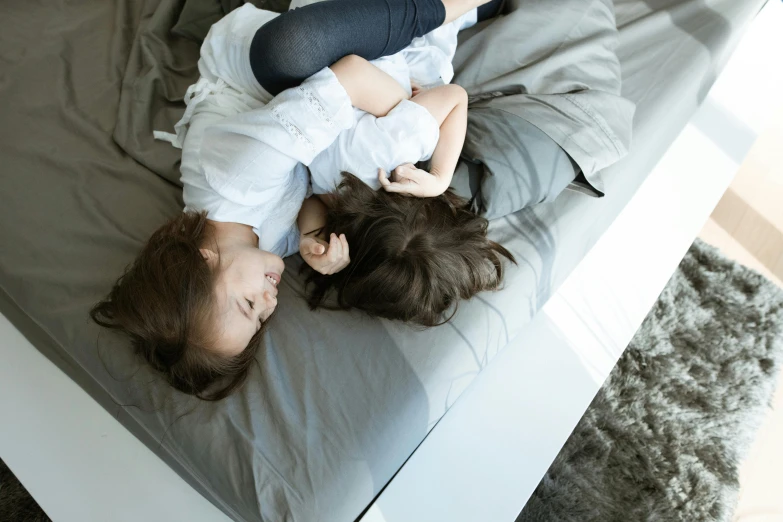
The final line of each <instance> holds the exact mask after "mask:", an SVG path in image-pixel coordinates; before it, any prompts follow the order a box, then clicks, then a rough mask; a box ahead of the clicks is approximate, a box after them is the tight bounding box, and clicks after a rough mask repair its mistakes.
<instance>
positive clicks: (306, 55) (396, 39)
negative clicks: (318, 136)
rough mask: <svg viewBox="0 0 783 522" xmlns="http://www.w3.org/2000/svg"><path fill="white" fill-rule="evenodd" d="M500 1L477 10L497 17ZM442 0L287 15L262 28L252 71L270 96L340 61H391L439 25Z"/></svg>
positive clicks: (320, 7) (401, 0)
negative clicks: (351, 58)
mask: <svg viewBox="0 0 783 522" xmlns="http://www.w3.org/2000/svg"><path fill="white" fill-rule="evenodd" d="M502 3H503V0H492V1H491V2H489V3H486V4H484V5H482V6H481V7H479V8H478V17H479V21H481V20H484V19H487V18H491V17H493V16H495V15H496V14H497V13H498V11H499V10H500V7H501V5H502ZM445 19H446V8H445V7H444V6H443V2H442V1H441V0H329V1H327V2H318V3H315V4H310V5H307V6H305V7H300V8H298V9H294V10H292V11H288V12H285V13H283V14H281V15H280V16H278V17H277V18H275V19H274V20H272V21H271V22H269V23H267V24H264V25H263V26H262V27H261V28H260V29H259V30H258V31H257V32H256V34H255V36H254V37H253V42H252V44H251V46H250V66H251V67H252V69H253V74H254V75H255V77H256V79H257V80H258V82H259V83H260V84H261V85H262V86H263V87H264V89H266V90H267V91H268V92H269V93H270V94H273V95H276V94H279V93H280V92H281V91H283V90H285V89H288V88H289V87H294V86H296V85H299V84H300V83H301V82H303V81H304V80H305V79H307V78H309V77H310V76H312V75H313V74H315V73H317V72H318V71H320V70H321V69H323V68H324V67H328V66H330V65H332V64H333V63H334V62H336V61H337V60H339V59H340V58H342V57H344V56H347V55H349V54H356V55H359V56H361V57H362V58H365V59H367V60H374V59H376V58H380V57H381V56H389V55H391V54H394V53H396V52H399V51H401V50H402V49H404V48H405V47H407V46H408V45H409V44H410V43H411V41H412V40H413V39H414V38H416V37H419V36H423V35H425V34H427V33H429V32H430V31H432V30H434V29H437V28H438V27H440V26H441V25H443V21H444V20H445Z"/></svg>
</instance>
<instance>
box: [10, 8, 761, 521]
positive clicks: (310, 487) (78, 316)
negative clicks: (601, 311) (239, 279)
mask: <svg viewBox="0 0 783 522" xmlns="http://www.w3.org/2000/svg"><path fill="white" fill-rule="evenodd" d="M162 1H168V0H162ZM763 3H764V0H752V1H751V0H748V1H745V2H737V1H735V0H714V1H711V2H705V1H704V0H691V1H687V2H681V1H676V2H675V1H662V0H646V1H639V0H619V1H618V2H616V4H615V5H616V13H617V23H618V27H619V28H620V44H619V47H618V49H617V53H618V56H619V58H620V63H621V65H622V73H623V79H624V83H623V91H622V94H623V95H624V96H625V97H626V98H628V99H630V100H631V101H633V102H635V103H636V104H637V110H636V116H635V120H634V128H633V131H634V141H633V145H632V148H631V153H630V155H629V156H628V157H626V158H625V159H624V160H622V161H621V162H619V163H617V164H616V165H614V166H612V167H610V168H608V169H606V170H604V171H603V173H602V177H603V181H604V184H605V186H606V193H607V195H606V197H604V198H602V199H595V198H589V197H586V196H584V195H582V194H578V193H575V192H566V193H563V194H562V195H561V196H560V197H559V198H557V200H555V201H554V202H552V203H546V204H542V205H538V206H536V207H533V208H528V209H525V210H523V211H521V212H518V213H516V214H514V215H511V216H509V217H506V218H503V219H499V220H496V221H493V223H492V226H491V234H492V236H493V237H494V238H495V239H498V240H500V241H501V242H502V243H503V244H504V245H505V246H507V247H508V248H509V249H510V250H511V251H512V252H513V253H514V254H515V255H516V256H517V259H519V266H518V267H513V268H511V269H509V271H508V277H507V282H506V285H505V289H504V290H502V291H500V292H497V293H492V294H486V295H481V296H479V297H477V298H475V299H474V300H472V301H470V302H468V303H464V304H463V305H462V306H461V308H460V311H459V313H458V315H457V317H456V318H455V320H454V321H453V322H452V323H451V324H449V325H447V326H443V327H440V328H436V329H431V330H426V331H421V330H415V329H411V328H408V327H405V326H402V325H398V324H392V323H388V322H383V321H377V320H371V319H368V318H366V317H364V316H362V315H360V314H354V313H344V312H330V311H321V312H317V313H311V312H309V311H308V310H307V308H306V306H305V304H304V302H303V300H302V299H300V298H298V297H297V294H299V293H301V286H300V284H301V283H300V282H299V281H297V279H296V278H294V277H287V278H286V279H285V284H284V285H283V286H282V288H281V296H280V311H279V313H278V317H277V318H276V321H275V324H274V325H273V326H272V327H271V329H270V331H269V333H268V334H267V338H266V340H265V348H264V350H262V351H261V352H260V354H259V356H258V363H259V364H258V366H257V367H256V368H255V369H254V371H253V373H252V375H251V378H250V381H249V383H248V386H247V387H246V388H245V389H243V390H242V392H241V393H238V394H236V395H235V396H233V397H231V398H229V399H228V400H226V401H225V402H222V403H219V404H199V403H197V402H196V401H195V400H193V399H190V398H187V397H184V396H182V395H180V394H177V393H175V392H173V391H172V390H170V389H168V388H167V387H166V386H165V385H164V384H162V383H161V382H160V381H159V379H158V378H157V377H156V376H155V375H153V374H152V373H151V372H150V371H149V370H147V368H146V367H144V366H143V365H141V364H139V363H138V361H136V360H135V359H134V358H133V357H132V355H131V354H130V353H129V350H128V346H127V342H126V341H125V340H124V339H121V338H117V337H115V336H113V335H112V334H110V333H106V332H99V330H98V329H97V328H96V327H94V326H93V325H91V324H90V323H89V321H88V319H87V310H88V309H89V307H90V306H91V305H92V304H93V303H94V302H95V301H96V300H97V299H98V298H99V297H100V296H102V295H103V294H105V292H106V291H107V289H108V287H109V285H110V283H111V281H112V280H113V279H114V278H115V277H116V276H117V275H118V274H119V273H120V272H121V271H122V268H123V267H124V266H125V265H126V264H127V263H128V262H129V261H130V260H131V259H132V258H133V256H134V254H135V253H136V252H137V251H138V249H139V247H140V245H141V244H142V243H143V242H144V241H145V240H146V238H147V237H148V236H149V234H150V233H151V232H152V230H154V229H155V228H156V227H157V226H158V225H159V224H160V223H161V222H163V221H164V220H165V219H167V218H168V217H170V216H171V215H173V214H174V213H176V212H178V211H179V209H180V208H181V200H180V194H179V192H180V189H179V187H178V186H176V184H175V183H172V182H171V181H170V180H166V179H164V177H161V176H158V175H155V174H153V173H152V172H151V171H150V168H152V169H153V170H155V169H156V168H157V167H156V163H155V162H156V161H159V158H156V157H155V155H154V154H153V155H150V157H149V158H150V159H149V162H148V163H143V162H140V161H137V159H138V158H132V157H131V156H129V155H128V154H127V153H125V152H124V151H123V149H122V148H120V147H118V146H117V142H115V141H114V140H113V138H112V135H113V133H114V132H115V124H116V122H117V119H118V114H117V107H118V106H120V105H121V103H120V102H121V100H120V96H121V92H123V86H125V87H127V86H128V85H129V84H133V82H134V81H135V80H134V78H129V77H126V76H125V71H126V70H127V66H128V63H127V62H128V59H129V57H131V58H133V57H138V56H140V55H143V54H144V49H136V50H135V51H134V48H133V46H134V45H135V44H134V42H137V41H138V40H137V39H135V38H134V37H135V32H136V31H137V30H139V27H141V21H142V20H146V19H148V17H149V16H150V14H151V13H155V12H156V11H155V8H156V7H157V5H158V4H159V3H158V2H150V1H147V2H142V1H141V0H120V1H118V2H113V3H110V2H101V1H98V0H92V1H88V2H83V3H81V4H79V5H74V4H73V3H69V2H65V1H64V0H59V1H58V0H53V1H52V2H48V3H44V4H35V5H33V4H30V3H13V2H7V3H5V4H3V6H2V7H0V63H2V73H0V98H2V99H3V103H2V104H0V157H2V159H3V163H2V171H1V172H2V175H1V176H0V192H1V193H2V195H3V204H2V205H0V288H2V292H1V293H0V309H1V310H2V312H3V313H4V314H5V315H7V316H8V317H9V318H10V319H11V320H12V321H13V322H14V323H15V324H16V325H17V327H18V328H19V329H20V330H22V332H23V333H25V334H26V335H27V336H28V337H29V338H30V339H31V340H32V341H33V343H34V344H35V345H36V346H37V347H38V348H39V349H40V350H41V351H42V352H44V353H45V354H46V355H47V356H49V357H50V358H51V359H52V360H53V361H55V362H56V363H58V364H59V365H60V367H61V368H62V369H63V370H65V371H66V372H67V373H68V374H69V375H70V376H71V377H72V378H73V379H74V380H76V381H77V382H78V383H79V384H80V385H81V386H82V387H84V388H85V389H86V390H87V391H88V392H90V393H91V395H92V396H93V397H94V398H95V399H96V400H97V401H99V402H100V403H101V404H103V405H104V406H105V407H107V408H108V409H109V410H110V411H111V412H112V413H113V414H115V415H116V416H117V417H118V419H119V420H120V421H121V422H122V423H123V424H124V425H125V426H127V427H128V429H130V430H131V431H132V432H134V433H135V434H136V435H137V436H138V437H139V438H141V439H142V440H143V441H144V442H145V443H147V444H148V445H149V446H150V447H151V448H152V449H153V450H154V451H156V452H157V453H158V454H159V455H160V456H161V457H162V458H163V459H164V460H165V461H166V462H167V463H169V465H171V466H172V467H173V468H174V469H176V470H177V471H178V472H179V473H180V474H181V475H182V476H183V477H184V478H185V479H186V480H188V481H189V482H190V483H191V484H193V485H194V486H195V487H196V488H197V489H198V490H199V491H201V492H202V493H203V494H204V495H205V496H207V498H209V499H210V500H211V501H212V502H214V503H215V504H216V505H217V506H218V507H220V508H221V509H223V510H224V511H225V512H226V513H228V514H229V515H230V516H231V517H233V518H235V519H236V520H247V521H259V520H264V521H275V522H276V521H298V522H306V521H314V520H318V521H331V520H335V521H345V520H353V519H354V518H356V517H357V516H358V515H359V514H360V513H361V512H362V510H363V509H364V508H365V507H366V506H367V505H368V504H369V503H370V501H371V500H372V499H373V497H374V496H375V495H376V494H377V493H378V492H379V491H380V489H381V488H382V487H383V486H384V485H385V484H386V483H387V482H388V480H390V478H391V477H392V476H393V474H394V472H395V471H396V470H397V469H398V468H399V467H400V466H401V465H402V464H403V462H404V461H405V459H406V458H407V457H408V456H409V455H410V454H411V452H412V451H413V450H414V449H415V448H416V446H417V445H418V444H419V443H420V441H421V440H422V439H423V438H424V436H425V435H426V434H427V432H428V430H429V429H430V428H431V427H432V426H433V425H434V423H436V422H437V421H438V419H439V418H440V417H441V416H442V415H443V414H444V412H446V410H447V409H448V408H449V406H450V405H451V404H453V402H454V401H455V400H456V399H457V398H458V397H459V395H460V394H461V393H462V391H464V390H465V388H466V387H467V386H468V385H469V384H470V382H471V380H472V379H473V378H474V377H475V375H477V373H478V372H479V371H481V369H482V368H483V367H485V366H486V364H488V362H489V361H490V360H491V359H492V357H493V356H494V355H495V354H496V353H497V352H498V351H499V350H501V349H502V348H503V347H504V346H505V345H506V344H507V343H508V341H509V340H510V339H511V338H513V337H514V336H515V335H516V334H517V333H519V331H520V330H521V329H522V328H523V327H524V325H525V324H526V323H527V321H529V319H530V318H531V317H532V315H533V314H534V313H535V311H536V310H537V309H538V308H539V307H540V306H541V305H542V304H543V303H544V302H545V301H546V299H547V298H548V297H549V296H550V295H551V294H552V292H553V291H554V290H555V289H556V288H557V287H558V285H559V284H560V283H561V282H562V281H563V280H564V279H565V277H566V276H567V275H568V274H569V273H570V272H571V270H573V268H574V267H575V266H576V264H577V263H578V262H579V260H580V259H581V258H582V257H583V256H584V254H585V253H586V252H587V251H588V250H589V249H590V248H591V246H592V245H593V244H594V243H595V241H596V240H597V239H598V238H599V237H600V235H601V234H602V233H603V231H604V230H606V228H607V227H608V225H609V224H610V223H611V222H612V221H613V220H614V219H615V217H616V216H617V215H618V214H619V212H620V211H621V210H622V208H623V206H624V205H625V203H626V202H627V201H628V200H629V198H630V197H631V196H632V195H633V193H634V192H635V191H636V189H637V188H638V187H639V186H640V184H641V183H642V182H643V181H644V179H645V177H646V176H647V174H648V173H649V172H650V170H651V169H652V167H653V166H654V164H655V163H656V162H657V160H658V159H659V158H660V156H661V155H662V154H663V152H664V151H665V150H666V148H667V147H668V145H669V144H670V143H671V141H673V139H674V138H675V137H676V135H677V134H678V133H679V131H680V130H681V129H682V127H683V126H684V125H685V123H686V121H687V120H688V118H689V117H690V115H691V114H692V113H693V111H694V110H695V108H696V107H697V105H698V103H699V102H700V101H701V100H703V98H704V96H705V95H706V92H707V90H708V89H709V86H710V85H711V84H712V82H713V81H714V79H715V77H716V75H717V73H718V72H719V71H720V69H721V67H722V66H723V64H724V63H725V61H726V59H727V58H728V54H729V51H730V50H731V49H733V47H734V45H735V44H736V40H737V38H738V36H739V35H740V34H741V31H742V29H743V28H744V27H746V26H747V24H748V22H749V21H750V20H751V19H752V17H753V16H754V15H755V14H756V12H757V11H758V10H759V9H760V7H761V6H762V4H763ZM182 45H185V44H182ZM194 45H195V44H194ZM193 49H196V51H197V48H193V47H190V48H189V49H185V50H184V51H183V53H192V52H194V51H193ZM183 56H184V54H183ZM134 59H135V58H134ZM184 67H185V65H183V68H184ZM183 70H184V69H183ZM148 72H154V71H148ZM183 74H184V73H183ZM124 92H125V93H126V95H127V93H128V92H129V91H128V90H127V89H125V90H124ZM179 96H181V94H179ZM131 101H134V102H137V103H138V104H140V108H139V110H140V111H143V110H146V111H148V112H149V108H146V109H145V108H144V107H143V105H144V104H145V103H148V102H149V100H145V99H143V98H142V97H140V98H138V99H133V100H131ZM171 103H172V107H174V106H175V105H176V95H175V94H174V93H172V102H171ZM153 112H154V111H153ZM163 120H164V121H160V122H157V123H156V125H157V126H158V128H163V127H164V124H165V123H167V121H165V118H163ZM126 138H127V139H132V137H131V136H127V137H126ZM118 141H121V140H119V139H118ZM126 143H127V142H126ZM167 161H168V160H165V161H161V165H162V166H163V167H165V166H166V165H167ZM164 164H165V165H164ZM148 167H149V168H148ZM662 211H664V210H662ZM296 271H297V259H295V258H292V259H289V260H288V273H289V274H293V273H295V272H296Z"/></svg>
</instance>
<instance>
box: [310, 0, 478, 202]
mask: <svg viewBox="0 0 783 522" xmlns="http://www.w3.org/2000/svg"><path fill="white" fill-rule="evenodd" d="M294 1H295V2H297V0H294ZM303 3H312V2H306V0H305V1H303V0H299V1H298V2H297V5H300V4H303ZM475 23H476V10H475V9H474V10H472V11H471V12H469V13H466V14H465V15H463V16H462V17H460V18H458V19H456V20H454V21H453V22H451V23H449V24H447V25H444V26H441V27H439V28H438V29H435V30H434V31H432V32H430V33H428V34H426V35H424V36H422V37H419V38H416V39H414V40H413V42H411V44H410V45H409V46H408V47H406V48H405V49H403V50H402V51H400V52H398V53H396V54H394V55H391V56H387V57H384V58H380V59H378V60H374V61H373V62H372V63H373V64H374V65H375V66H376V67H378V68H380V69H382V70H383V71H385V72H386V73H388V74H389V75H390V76H392V77H393V78H394V79H395V80H396V81H397V82H398V83H399V84H400V85H401V86H402V87H403V88H404V89H406V91H407V92H408V94H410V93H411V79H414V80H416V81H417V82H418V83H419V84H420V85H422V86H425V87H432V86H435V85H441V84H445V83H449V82H450V81H451V79H452V78H453V76H454V69H453V67H452V64H451V60H452V59H453V57H454V53H455V52H456V50H457V34H458V33H459V31H460V30H462V29H465V28H467V27H470V26H472V25H474V24H475ZM355 113H356V114H355V120H356V123H355V124H354V125H353V126H352V127H351V128H350V129H348V130H345V131H343V132H342V133H340V135H339V136H338V137H337V139H336V140H335V141H334V143H332V144H331V145H330V146H329V147H327V148H326V149H325V150H324V151H323V152H321V153H320V154H319V155H318V156H316V158H315V159H314V160H313V162H312V163H311V164H310V165H309V169H310V179H311V182H312V187H313V192H314V193H316V194H325V193H329V192H332V191H333V190H334V189H335V188H336V186H337V185H338V184H339V183H340V180H341V177H342V173H343V172H350V173H351V174H353V175H355V176H356V177H358V178H359V179H361V180H362V181H364V183H366V184H367V185H369V186H370V187H372V188H373V189H374V190H378V189H380V186H381V185H380V182H379V181H378V169H379V168H382V169H384V170H385V171H386V172H387V174H390V173H391V171H392V170H394V169H395V168H396V167H398V166H400V165H402V164H404V163H416V162H419V161H426V160H428V159H430V157H432V153H433V152H434V150H435V147H436V146H437V144H438V140H439V138H440V129H439V125H438V122H437V121H436V120H435V118H434V117H433V116H432V115H431V114H430V113H429V111H427V110H426V109H425V108H424V107H422V106H421V105H418V104H416V103H415V102H412V101H409V100H403V101H402V102H400V104H399V105H397V107H395V108H394V109H392V110H391V111H390V112H389V114H387V115H386V116H384V117H381V118H376V117H375V116H373V115H372V114H368V113H366V112H364V111H361V110H359V109H355Z"/></svg>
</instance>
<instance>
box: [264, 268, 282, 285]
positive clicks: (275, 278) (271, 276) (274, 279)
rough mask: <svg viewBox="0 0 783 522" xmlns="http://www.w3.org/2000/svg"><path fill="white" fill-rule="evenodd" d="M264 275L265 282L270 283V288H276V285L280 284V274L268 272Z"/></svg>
mask: <svg viewBox="0 0 783 522" xmlns="http://www.w3.org/2000/svg"><path fill="white" fill-rule="evenodd" d="M264 275H265V276H266V280H267V281H269V282H270V283H272V286H274V287H275V288H277V285H278V284H280V274H275V273H271V272H270V273H268V274H264Z"/></svg>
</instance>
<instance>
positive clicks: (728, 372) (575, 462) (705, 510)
mask: <svg viewBox="0 0 783 522" xmlns="http://www.w3.org/2000/svg"><path fill="white" fill-rule="evenodd" d="M782 358H783V291H781V290H780V289H779V288H778V287H776V286H775V285H774V284H773V283H771V282H769V281H767V280H766V279H765V278H764V277H762V276H760V275H758V274H757V273H755V272H753V271H751V270H749V269H747V268H744V267H742V266H740V265H738V264H736V263H734V262H733V261H729V260H728V259H726V258H725V257H723V256H722V255H721V254H720V253H718V251H717V250H715V249H714V248H712V247H710V246H708V245H706V244H705V243H703V242H701V241H699V240H697V241H696V243H694V244H693V246H691V249H690V251H689V252H688V254H687V255H686V256H685V258H684V259H683V260H682V262H681V263H680V266H679V268H678V269H677V271H676V272H675V273H674V275H673V276H672V278H671V280H670V281H669V283H668V285H667V286H666V289H665V290H664V291H663V293H662V294H661V296H660V298H659V299H658V302H657V303H656V304H655V306H654V307H653V309H652V310H651V312H650V313H649V315H648V316H647V318H646V319H645V321H644V323H643V324H642V326H641V327H640V329H639V330H638V331H637V332H636V335H635V337H634V339H633V340H632V341H631V344H630V345H629V346H628V349H627V350H626V351H625V353H624V354H623V356H622V357H621V358H620V361H619V362H618V364H617V366H616V367H615V369H614V370H613V371H612V373H611V375H610V377H609V378H608V379H607V381H606V383H604V386H603V387H602V388H601V390H600V392H599V393H598V395H597V396H596V398H595V400H593V402H592V404H591V405H590V407H589V408H588V410H587V412H586V414H585V416H584V417H583V418H582V420H581V421H580V422H579V425H578V426H577V427H576V429H575V430H574V432H573V433H572V434H571V437H570V438H569V439H568V441H567V442H566V444H565V446H564V447H563V449H562V450H561V451H560V454H559V455H558V457H557V459H556V460H555V461H554V463H553V464H552V466H551V467H550V468H549V471H547V473H546V475H545V476H544V478H543V479H542V480H541V482H540V483H539V485H538V488H537V489H536V491H535V492H534V493H533V495H532V497H531V498H530V500H529V501H528V503H527V505H526V506H525V508H524V509H523V511H522V513H520V515H519V518H518V519H517V522H544V521H558V522H570V521H574V522H576V521H578V522H599V521H600V522H612V521H617V522H635V521H666V522H669V521H687V522H701V521H726V520H730V519H731V516H732V512H733V509H734V506H735V503H736V500H737V492H738V481H737V479H738V462H739V461H740V460H741V459H742V457H743V456H744V454H745V453H746V451H747V450H748V448H749V445H750V443H751V442H752V440H753V436H754V434H755V432H756V430H757V428H758V426H759V425H760V423H761V421H762V420H763V417H764V415H765V413H766V411H767V409H768V403H769V401H770V400H771V397H772V394H773V392H774V387H775V384H776V382H775V381H776V380H777V375H778V374H779V371H780V365H781V359H782Z"/></svg>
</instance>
